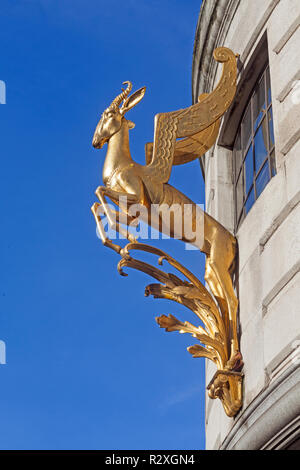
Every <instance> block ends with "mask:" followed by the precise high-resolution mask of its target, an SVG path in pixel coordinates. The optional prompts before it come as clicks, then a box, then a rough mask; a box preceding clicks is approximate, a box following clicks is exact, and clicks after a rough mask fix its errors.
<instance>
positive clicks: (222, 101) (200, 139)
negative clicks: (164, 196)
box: [144, 47, 237, 183]
mask: <svg viewBox="0 0 300 470" xmlns="http://www.w3.org/2000/svg"><path fill="white" fill-rule="evenodd" d="M214 58H215V60H217V61H218V62H221V63H223V70H222V76H221V79H220V81H219V83H218V85H217V87H216V88H215V90H213V91H212V92H211V93H209V94H208V95H201V98H200V100H199V102H198V103H196V104H194V105H192V106H190V107H189V108H185V109H180V110H178V111H174V112H169V113H160V114H157V115H156V116H155V126H154V144H153V149H151V144H146V149H145V150H146V161H147V165H146V166H145V167H144V175H145V176H146V177H150V178H151V179H154V180H156V181H157V182H160V183H167V182H168V181H169V178H170V175H171V170H172V166H173V164H174V162H175V161H176V164H177V165H178V164H180V163H181V158H180V157H182V159H183V160H185V161H182V163H185V162H187V161H191V160H192V159H194V158H196V156H200V155H203V153H205V151H206V150H204V151H203V152H202V150H203V149H204V148H205V147H207V145H206V141H209V142H210V146H211V145H213V143H214V142H212V139H213V137H215V139H216V137H217V130H218V129H219V124H218V125H217V124H216V125H215V123H216V121H219V119H220V118H221V116H222V115H223V114H224V113H225V112H226V110H227V109H228V108H229V106H230V104H231V103H232V100H233V98H234V96H235V92H236V75H237V67H236V56H235V54H234V53H233V52H232V51H231V50H230V49H227V48H226V47H219V48H217V49H215V51H214ZM207 128H209V130H208V131H207V132H208V133H204V134H202V132H203V131H205V130H206V129H207ZM180 137H187V138H188V139H184V140H183V141H179V142H177V143H176V139H177V138H180ZM208 148H209V147H208ZM198 152H202V153H198ZM150 155H151V160H150ZM175 155H176V160H175ZM195 155H196V156H195ZM148 162H149V163H148Z"/></svg>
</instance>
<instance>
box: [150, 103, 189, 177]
mask: <svg viewBox="0 0 300 470" xmlns="http://www.w3.org/2000/svg"><path fill="white" fill-rule="evenodd" d="M181 112H182V110H179V111H174V112H170V113H160V114H157V115H156V116H155V121H154V143H153V144H152V143H151V144H146V149H145V150H146V158H149V163H148V164H147V166H145V167H144V175H145V176H148V177H150V178H151V179H155V180H156V181H158V182H160V183H167V182H168V181H169V178H170V175H171V170H172V166H173V160H174V151H175V145H176V134H177V124H178V116H179V114H180V113H181ZM150 155H151V159H150Z"/></svg>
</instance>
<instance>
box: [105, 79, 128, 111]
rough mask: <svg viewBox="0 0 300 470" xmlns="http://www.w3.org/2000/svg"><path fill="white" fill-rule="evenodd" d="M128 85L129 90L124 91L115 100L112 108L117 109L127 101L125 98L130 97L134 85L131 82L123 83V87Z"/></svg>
mask: <svg viewBox="0 0 300 470" xmlns="http://www.w3.org/2000/svg"><path fill="white" fill-rule="evenodd" d="M126 84H127V88H126V90H123V91H122V93H120V94H119V95H118V96H117V97H116V98H115V99H114V100H113V102H112V103H111V105H110V106H109V107H110V108H117V107H118V106H119V105H120V104H121V103H122V101H123V100H125V98H127V96H128V95H129V93H130V92H131V89H132V83H131V82H129V81H126V82H123V85H126Z"/></svg>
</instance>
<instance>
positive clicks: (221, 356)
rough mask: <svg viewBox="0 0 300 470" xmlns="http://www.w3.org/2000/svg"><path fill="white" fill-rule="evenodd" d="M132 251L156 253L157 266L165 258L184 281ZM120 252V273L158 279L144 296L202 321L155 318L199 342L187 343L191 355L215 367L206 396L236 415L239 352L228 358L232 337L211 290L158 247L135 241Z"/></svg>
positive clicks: (239, 386) (239, 401)
mask: <svg viewBox="0 0 300 470" xmlns="http://www.w3.org/2000/svg"><path fill="white" fill-rule="evenodd" d="M133 250H139V251H144V252H148V253H152V254H154V255H156V256H159V259H158V264H159V265H162V264H163V260H165V261H167V262H168V263H169V264H170V265H171V266H172V267H174V268H175V269H177V271H179V272H180V273H181V274H182V275H184V277H185V278H186V280H182V279H180V278H179V277H177V276H176V275H175V274H172V273H166V272H164V271H162V270H160V269H158V268H157V267H155V266H152V265H151V264H148V263H145V262H144V261H140V260H138V259H135V258H133V257H132V256H131V252H132V251H133ZM120 255H121V257H122V258H121V260H120V261H119V263H118V271H119V273H120V274H121V275H123V276H127V274H126V273H124V271H123V268H124V267H129V268H133V269H136V270H138V271H141V272H144V273H146V274H148V275H149V276H151V277H153V278H154V279H156V280H158V281H159V284H149V285H148V286H146V288H145V296H149V295H152V296H153V297H154V298H160V299H168V300H173V301H174V302H178V303H179V304H182V305H184V306H185V307H187V308H188V309H189V310H191V311H192V312H193V313H194V314H195V315H196V316H197V317H198V319H199V320H200V321H201V323H202V325H203V326H202V325H198V326H195V325H193V324H192V323H190V322H188V321H185V322H181V321H180V320H178V319H177V318H176V317H175V316H173V315H171V314H169V315H168V316H166V315H161V316H159V317H157V318H156V322H157V323H158V325H159V326H160V327H161V328H165V330H166V331H168V332H171V331H178V332H179V333H189V334H191V335H192V336H193V338H195V339H197V340H198V341H199V343H197V344H195V345H193V346H189V347H188V348H187V350H188V352H189V353H190V354H192V356H193V357H194V358H198V357H205V358H207V359H210V360H211V361H213V362H214V363H215V364H216V366H217V372H216V373H215V375H214V377H213V378H212V380H211V382H210V383H209V385H208V386H207V389H208V396H209V397H210V398H213V399H215V398H219V399H220V400H221V402H222V405H223V407H224V410H225V413H226V414H227V416H229V417H233V416H235V415H236V413H237V412H238V411H239V409H240V408H241V406H242V380H243V374H242V373H241V369H242V367H243V361H242V355H241V353H240V352H237V354H236V356H235V358H234V360H232V359H231V360H230V361H229V357H230V344H231V338H230V337H228V334H227V330H226V327H225V324H224V320H223V318H222V314H221V312H220V309H219V308H218V305H217V303H216V302H215V300H214V298H213V297H212V295H211V294H210V292H209V291H208V290H207V289H206V287H204V285H203V284H202V283H201V282H200V281H199V279H197V277H196V276H194V274H192V273H191V272H190V271H189V270H188V269H186V268H185V267H184V266H182V265H181V264H180V263H179V262H178V261H176V260H175V259H174V258H172V257H171V256H169V255H168V254H167V253H165V252H163V251H162V250H159V249H158V248H155V247H152V246H150V245H146V244H143V243H138V242H136V243H129V244H127V245H126V246H125V248H123V249H122V250H121V252H120Z"/></svg>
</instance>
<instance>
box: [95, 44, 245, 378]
mask: <svg viewBox="0 0 300 470" xmlns="http://www.w3.org/2000/svg"><path fill="white" fill-rule="evenodd" d="M214 58H215V60H217V61H218V62H221V63H223V71H222V76H221V79H220V81H219V84H218V85H217V87H216V89H215V90H214V91H213V92H212V93H210V94H203V95H201V96H200V97H199V100H198V103H196V104H195V105H192V106H190V107H189V108H186V109H180V110H178V111H174V112H169V113H161V114H157V115H156V116H155V131H154V143H153V144H152V143H148V144H146V162H147V164H146V165H140V164H137V163H136V162H134V161H133V160H132V157H131V154H130V149H129V129H131V128H133V127H134V124H133V123H132V122H131V121H129V120H127V119H126V118H125V115H126V113H127V112H128V111H130V110H131V109H132V108H133V107H134V106H136V105H137V104H138V103H139V102H140V101H141V99H142V98H143V96H144V94H145V87H143V88H141V89H139V90H137V91H136V92H135V93H133V94H131V95H130V92H131V89H132V85H131V83H130V82H125V84H127V88H126V89H125V90H123V91H122V93H121V94H120V95H118V96H117V97H116V98H115V99H114V100H113V101H112V103H111V105H110V106H109V107H108V108H107V109H106V110H105V111H104V112H103V114H102V116H101V119H100V121H99V123H98V125H97V127H96V130H95V133H94V137H93V146H94V147H95V148H97V149H100V148H102V147H103V145H104V144H105V143H108V148H107V153H106V158H105V162H104V167H103V182H104V186H99V187H98V188H97V190H96V195H97V197H98V199H99V201H100V203H95V204H94V205H93V206H92V212H93V214H94V216H95V219H96V223H97V227H98V231H99V234H100V236H101V239H102V242H103V243H104V244H105V245H106V246H109V247H110V248H112V249H114V250H115V251H117V252H118V253H120V252H121V250H122V248H121V247H120V246H118V245H116V244H115V243H113V242H112V241H111V240H109V239H108V238H107V236H106V234H105V232H104V227H103V225H102V222H101V214H103V213H105V214H106V216H107V219H108V221H109V223H111V224H112V225H113V226H114V227H113V228H114V229H116V230H118V231H120V232H121V233H122V234H123V235H125V237H126V238H127V239H128V240H129V241H131V242H133V241H135V240H134V239H133V236H132V234H130V233H129V232H128V231H127V230H124V227H121V226H120V223H121V224H123V223H124V214H126V213H127V214H128V213H129V212H130V207H131V206H132V205H133V204H141V205H142V206H144V207H146V208H147V209H148V214H150V213H151V212H150V211H149V209H150V208H151V206H152V205H157V206H158V207H160V206H162V205H167V206H171V205H174V204H176V205H177V206H178V207H180V208H181V211H182V215H183V213H184V207H185V206H186V205H189V207H191V208H192V225H193V232H194V233H195V232H197V231H199V232H200V231H202V232H203V237H202V238H201V242H199V240H197V239H196V241H192V242H191V239H190V236H188V235H187V234H186V233H185V228H184V224H182V227H181V229H182V232H181V233H182V237H181V238H182V240H183V241H184V242H188V243H193V244H194V245H196V246H197V248H198V249H199V250H200V251H201V252H203V253H205V254H206V256H207V257H206V267H205V280H206V281H207V283H208V285H209V287H210V289H211V291H212V293H213V294H214V296H215V298H216V299H217V301H218V303H219V306H220V308H221V311H222V315H223V318H224V323H225V326H226V329H227V331H228V332H229V334H228V338H230V343H231V344H229V345H228V348H229V350H230V358H229V360H228V363H227V366H226V367H227V368H228V369H232V368H233V366H234V364H235V363H236V361H237V354H239V353H238V350H239V348H238V339H237V320H236V317H237V307H238V300H237V298H236V295H235V292H234V289H233V284H232V277H231V276H232V272H233V269H234V263H235V257H236V247H237V244H236V239H235V237H234V236H233V235H232V234H231V233H230V232H228V231H227V230H226V229H225V228H224V227H223V226H222V225H221V224H220V223H219V222H217V221H216V220H215V219H214V218H213V217H211V216H210V215H209V214H207V213H205V212H203V211H202V212H201V217H200V218H199V217H197V215H199V210H200V209H199V207H198V206H197V205H196V204H195V203H194V202H192V201H191V200H190V199H189V198H188V197H187V196H185V195H184V194H182V193H181V192H180V191H178V190H177V189H176V188H174V187H172V186H171V185H169V184H168V180H169V178H170V174H171V170H172V166H173V165H178V164H182V163H186V162H187V161H191V160H193V159H194V158H196V157H199V156H201V155H203V154H204V153H205V152H206V151H207V150H208V148H209V147H211V146H212V145H213V143H214V142H215V140H216V137H217V135H218V130H219V124H220V118H221V117H222V115H223V114H224V113H225V111H226V110H227V109H228V107H229V106H230V104H231V102H232V100H233V98H234V96H235V91H236V56H235V54H234V53H233V52H232V51H231V50H229V49H227V48H224V47H222V48H218V49H216V50H215V52H214ZM183 137H184V139H182V140H179V141H177V140H176V139H178V138H183ZM106 197H109V198H110V199H111V200H112V201H113V202H114V203H115V204H117V205H119V207H120V211H115V213H114V214H113V215H114V217H113V216H112V210H111V209H108V207H107V204H106V199H105V198H106ZM122 197H123V198H124V197H126V201H127V205H126V206H122V207H121V205H120V204H119V201H120V198H122ZM115 220H117V224H115ZM129 220H132V218H130V219H129ZM182 220H183V217H182ZM199 221H200V222H199ZM147 222H148V224H149V225H151V224H152V222H153V221H152V220H151V216H150V215H149V217H148V219H147ZM197 224H198V225H197ZM159 229H160V230H163V228H162V224H161V220H160V223H159ZM169 229H170V235H171V237H176V235H177V229H176V227H175V225H174V224H173V225H172V224H171V226H170V227H169ZM239 357H240V356H239Z"/></svg>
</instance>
